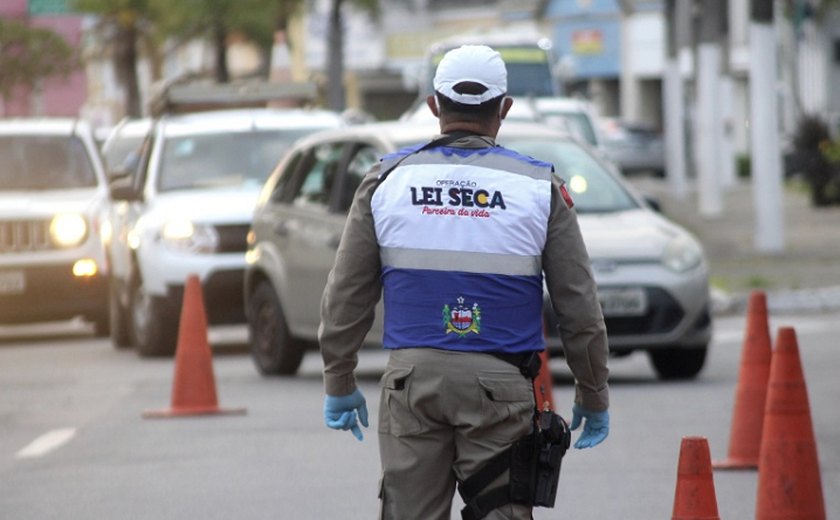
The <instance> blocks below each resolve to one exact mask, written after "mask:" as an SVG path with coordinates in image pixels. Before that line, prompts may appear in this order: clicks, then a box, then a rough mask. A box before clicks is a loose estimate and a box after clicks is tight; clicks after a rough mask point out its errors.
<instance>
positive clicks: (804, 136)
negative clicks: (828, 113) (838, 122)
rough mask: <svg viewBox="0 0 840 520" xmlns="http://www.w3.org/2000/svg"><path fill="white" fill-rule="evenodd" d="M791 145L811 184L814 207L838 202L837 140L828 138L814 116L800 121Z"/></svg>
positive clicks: (839, 164) (822, 123)
mask: <svg viewBox="0 0 840 520" xmlns="http://www.w3.org/2000/svg"><path fill="white" fill-rule="evenodd" d="M793 144H794V147H795V151H796V154H797V156H798V162H799V163H800V165H801V169H802V171H803V172H804V173H805V177H806V179H807V181H808V184H809V185H810V187H811V201H812V203H813V204H814V205H815V206H827V205H831V204H840V160H838V159H840V143H836V142H833V141H832V140H831V134H830V132H829V130H828V125H826V123H825V121H824V120H823V119H822V118H821V117H820V116H817V115H805V116H803V117H802V118H801V119H800V120H799V124H798V125H797V128H796V133H795V134H794V136H793Z"/></svg>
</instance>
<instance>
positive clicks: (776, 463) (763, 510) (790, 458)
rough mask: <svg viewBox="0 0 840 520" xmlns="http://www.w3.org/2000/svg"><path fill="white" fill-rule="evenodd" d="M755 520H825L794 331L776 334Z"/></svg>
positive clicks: (811, 425)
mask: <svg viewBox="0 0 840 520" xmlns="http://www.w3.org/2000/svg"><path fill="white" fill-rule="evenodd" d="M755 518H756V520H769V519H777V520H780V519H788V518H802V519H805V518H807V519H809V520H825V503H824V501H823V493H822V482H821V480H820V466H819V460H818V459H817V444H816V441H815V439H814V427H813V424H812V423H811V411H810V406H809V405H808V390H807V388H806V387H805V377H804V375H803V373H802V363H801V361H800V359H799V347H798V345H797V342H796V332H795V331H794V329H793V328H792V327H782V328H780V329H779V332H778V336H776V345H775V348H774V350H773V359H772V361H771V364H770V382H769V383H768V386H767V406H766V408H765V413H764V431H763V433H762V437H761V450H760V456H759V460H758V500H757V505H756V515H755Z"/></svg>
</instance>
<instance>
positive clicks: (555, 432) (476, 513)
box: [458, 411, 571, 520]
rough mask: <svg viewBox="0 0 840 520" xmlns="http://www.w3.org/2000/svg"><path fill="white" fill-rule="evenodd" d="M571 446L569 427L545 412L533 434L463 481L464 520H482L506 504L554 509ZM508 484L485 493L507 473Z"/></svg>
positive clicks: (558, 417) (460, 484)
mask: <svg viewBox="0 0 840 520" xmlns="http://www.w3.org/2000/svg"><path fill="white" fill-rule="evenodd" d="M570 443H571V432H570V431H569V426H568V425H567V424H566V421H564V420H563V418H562V417H560V416H559V415H557V414H556V413H554V412H550V411H547V412H542V413H540V414H539V417H538V420H537V428H535V430H534V432H532V433H530V434H529V435H526V436H525V437H523V438H521V439H519V440H518V441H516V442H514V443H513V445H511V446H510V447H509V448H508V449H506V450H505V451H503V452H501V453H499V454H498V455H496V456H495V457H493V458H492V459H490V460H489V461H487V463H485V464H484V465H483V466H482V467H481V468H480V469H479V470H478V471H477V472H476V473H475V474H473V475H471V476H470V477H469V478H467V479H466V480H464V481H463V482H460V483H459V485H458V493H459V494H460V495H461V498H462V499H463V500H464V503H465V504H466V506H465V507H464V508H463V509H462V510H461V518H462V519H463V520H480V519H481V518H484V517H485V516H486V515H487V514H488V513H490V511H492V510H494V509H496V508H498V507H500V506H503V505H505V504H523V505H528V506H542V507H554V501H555V498H556V497H557V483H558V481H559V479H560V465H561V462H562V460H563V456H564V455H565V454H566V450H568V449H569V444H570ZM507 469H509V470H510V478H509V481H508V484H507V485H503V486H498V487H495V488H493V489H490V490H488V491H486V492H483V493H482V491H484V489H485V488H486V487H487V486H488V485H489V484H490V482H492V481H493V480H495V479H496V478H497V477H498V476H499V475H501V474H502V473H504V471H505V470H507Z"/></svg>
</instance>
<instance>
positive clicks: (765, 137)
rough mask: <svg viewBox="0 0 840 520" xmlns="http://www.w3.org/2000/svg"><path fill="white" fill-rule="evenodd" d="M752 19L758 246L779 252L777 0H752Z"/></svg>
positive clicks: (781, 212)
mask: <svg viewBox="0 0 840 520" xmlns="http://www.w3.org/2000/svg"><path fill="white" fill-rule="evenodd" d="M750 19H751V22H750V58H751V59H750V157H751V164H752V167H751V176H752V188H753V189H752V191H753V207H754V211H755V247H756V249H757V250H758V251H761V252H765V253H779V252H782V251H783V250H784V247H785V239H784V204H783V197H782V169H781V152H780V150H779V115H778V114H779V113H778V101H777V98H776V91H777V80H776V73H777V70H776V67H777V63H776V31H775V28H774V26H773V0H751V4H750Z"/></svg>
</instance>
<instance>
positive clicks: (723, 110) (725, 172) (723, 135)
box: [717, 0, 740, 190]
mask: <svg viewBox="0 0 840 520" xmlns="http://www.w3.org/2000/svg"><path fill="white" fill-rule="evenodd" d="M730 1H731V0H722V2H721V4H722V5H721V14H720V16H719V17H718V21H719V22H720V40H719V43H720V52H721V61H720V63H721V68H720V70H719V75H718V105H719V106H720V109H719V115H720V122H719V123H718V124H719V125H720V126H719V128H720V129H719V131H718V132H717V136H718V143H717V147H718V171H719V174H718V177H719V178H720V182H721V186H722V187H723V189H724V190H726V189H727V188H731V187H732V186H734V185H735V181H736V179H735V154H734V152H733V151H732V96H733V94H732V91H733V85H732V75H731V73H730V66H729V60H730V53H729V4H730ZM736 1H740V0H736Z"/></svg>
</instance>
